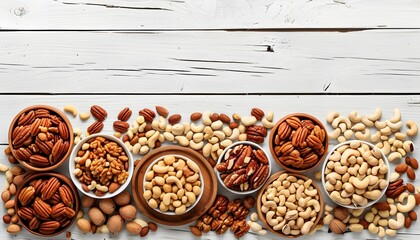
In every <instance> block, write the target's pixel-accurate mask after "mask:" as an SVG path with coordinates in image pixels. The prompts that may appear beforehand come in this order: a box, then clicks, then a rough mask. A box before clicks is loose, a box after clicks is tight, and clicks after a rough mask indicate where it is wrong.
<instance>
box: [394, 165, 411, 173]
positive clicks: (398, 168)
mask: <svg viewBox="0 0 420 240" xmlns="http://www.w3.org/2000/svg"><path fill="white" fill-rule="evenodd" d="M407 168H408V165H407V164H406V163H400V164H398V165H397V166H396V167H395V171H396V172H397V173H405V172H407Z"/></svg>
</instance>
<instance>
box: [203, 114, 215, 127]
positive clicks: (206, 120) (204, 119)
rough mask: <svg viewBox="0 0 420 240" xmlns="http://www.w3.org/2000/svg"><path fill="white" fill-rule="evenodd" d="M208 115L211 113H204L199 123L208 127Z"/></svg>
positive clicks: (209, 120) (209, 122)
mask: <svg viewBox="0 0 420 240" xmlns="http://www.w3.org/2000/svg"><path fill="white" fill-rule="evenodd" d="M210 115H211V112H204V113H203V115H202V117H201V121H202V122H203V124H204V125H206V126H209V125H210V124H211V122H212V121H211V119H210Z"/></svg>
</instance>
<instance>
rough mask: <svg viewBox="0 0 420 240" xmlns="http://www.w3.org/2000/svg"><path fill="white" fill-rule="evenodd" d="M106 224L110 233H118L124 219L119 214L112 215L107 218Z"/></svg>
mask: <svg viewBox="0 0 420 240" xmlns="http://www.w3.org/2000/svg"><path fill="white" fill-rule="evenodd" d="M106 225H107V227H108V229H109V232H111V233H112V234H115V233H119V232H121V230H122V229H123V225H124V220H123V218H122V217H121V216H120V215H114V216H112V217H110V218H109V219H108V222H107V223H106Z"/></svg>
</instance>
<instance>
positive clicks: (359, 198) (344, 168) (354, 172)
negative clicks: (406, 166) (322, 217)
mask: <svg viewBox="0 0 420 240" xmlns="http://www.w3.org/2000/svg"><path fill="white" fill-rule="evenodd" d="M389 176H390V174H389V163H388V159H387V158H386V156H385V155H384V154H383V153H382V152H381V151H380V149H379V148H377V147H375V146H374V145H372V144H371V143H368V142H365V141H360V140H351V141H346V142H343V143H340V144H338V145H336V146H335V147H334V148H333V149H332V150H331V152H330V153H329V154H328V155H327V157H326V160H325V162H324V164H323V167H322V185H323V187H324V190H325V191H326V192H327V195H328V196H329V197H330V198H331V200H333V201H334V202H335V203H337V204H338V205H341V206H343V207H346V208H351V209H360V208H366V207H369V206H372V205H373V204H374V203H376V202H377V201H378V200H379V199H380V198H382V196H383V195H384V194H385V191H386V189H387V187H388V184H389Z"/></svg>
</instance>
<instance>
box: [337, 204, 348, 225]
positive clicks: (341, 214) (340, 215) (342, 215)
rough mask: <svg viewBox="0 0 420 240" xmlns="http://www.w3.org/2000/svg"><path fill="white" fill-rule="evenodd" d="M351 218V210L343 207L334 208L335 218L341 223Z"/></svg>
mask: <svg viewBox="0 0 420 240" xmlns="http://www.w3.org/2000/svg"><path fill="white" fill-rule="evenodd" d="M348 216H349V210H348V209H347V208H345V207H342V206H337V207H336V208H334V217H335V218H336V219H338V220H340V221H343V220H344V219H346V218H347V217H348Z"/></svg>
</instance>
